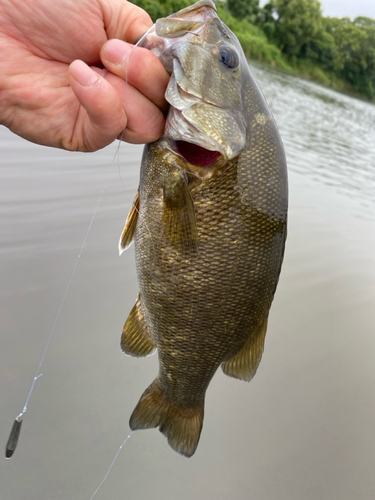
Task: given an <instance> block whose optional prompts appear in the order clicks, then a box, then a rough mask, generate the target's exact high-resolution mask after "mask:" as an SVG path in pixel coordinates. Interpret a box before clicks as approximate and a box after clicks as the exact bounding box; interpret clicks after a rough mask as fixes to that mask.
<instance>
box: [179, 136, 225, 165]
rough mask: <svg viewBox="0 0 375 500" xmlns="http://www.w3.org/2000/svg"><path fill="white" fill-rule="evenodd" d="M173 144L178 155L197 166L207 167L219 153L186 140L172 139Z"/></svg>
mask: <svg viewBox="0 0 375 500" xmlns="http://www.w3.org/2000/svg"><path fill="white" fill-rule="evenodd" d="M174 146H175V149H176V152H177V153H178V154H179V155H181V156H182V157H183V158H184V159H185V160H186V161H187V162H189V163H191V164H192V165H196V166H198V167H209V166H210V165H212V164H213V163H214V162H215V161H216V160H217V159H218V158H219V156H220V155H221V153H219V152H218V151H210V150H209V149H205V148H202V146H198V145H197V144H193V143H191V142H187V141H174Z"/></svg>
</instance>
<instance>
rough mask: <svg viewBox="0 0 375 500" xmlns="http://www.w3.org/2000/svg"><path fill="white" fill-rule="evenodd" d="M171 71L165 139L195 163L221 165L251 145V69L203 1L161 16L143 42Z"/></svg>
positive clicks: (207, 2) (211, 7) (212, 6)
mask: <svg viewBox="0 0 375 500" xmlns="http://www.w3.org/2000/svg"><path fill="white" fill-rule="evenodd" d="M140 45H141V46H143V47H146V48H148V49H150V50H151V51H152V52H154V53H155V54H156V55H157V56H158V57H159V58H160V60H161V62H162V63H163V65H164V66H165V68H166V69H167V71H168V72H169V73H170V75H171V77H170V81H169V85H168V88H167V91H166V94H165V97H166V100H167V101H168V102H169V104H170V108H169V113H168V116H167V120H166V126H165V131H164V135H163V137H162V139H161V140H162V141H164V145H165V147H166V148H167V149H169V150H170V151H172V152H173V153H174V154H176V155H178V156H180V157H182V158H183V160H184V161H185V162H187V163H188V164H190V165H191V166H198V167H209V166H212V165H213V164H215V165H222V164H223V162H224V163H227V162H228V160H232V159H234V158H236V157H237V156H239V155H240V153H241V152H242V150H243V149H244V147H245V144H246V129H247V123H246V113H244V96H243V88H244V86H243V81H244V78H246V75H247V73H248V65H247V62H246V58H245V55H244V53H243V51H242V48H241V45H240V43H239V42H238V40H237V37H236V36H235V35H234V34H233V33H232V32H231V31H230V30H229V28H228V27H227V26H226V25H225V24H224V23H223V22H222V21H221V20H220V19H219V17H218V15H217V12H216V7H215V4H214V3H213V2H212V1H211V0H201V1H199V2H197V3H195V4H194V5H191V6H190V7H187V8H185V9H183V10H181V11H179V12H177V13H176V14H173V15H171V16H169V17H167V18H162V19H158V20H157V21H156V23H155V24H154V26H153V27H152V28H151V29H150V30H149V31H148V32H147V33H146V35H145V36H144V38H143V39H142V40H141V43H140Z"/></svg>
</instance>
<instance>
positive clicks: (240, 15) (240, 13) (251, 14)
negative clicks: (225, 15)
mask: <svg viewBox="0 0 375 500" xmlns="http://www.w3.org/2000/svg"><path fill="white" fill-rule="evenodd" d="M227 5H228V10H229V12H230V13H231V14H232V16H233V17H235V18H236V19H246V18H249V19H250V20H252V21H253V20H255V18H256V16H257V15H258V12H259V0H227Z"/></svg>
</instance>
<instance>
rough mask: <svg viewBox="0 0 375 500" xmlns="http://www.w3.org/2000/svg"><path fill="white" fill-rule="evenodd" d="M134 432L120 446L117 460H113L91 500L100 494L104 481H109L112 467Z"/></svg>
mask: <svg viewBox="0 0 375 500" xmlns="http://www.w3.org/2000/svg"><path fill="white" fill-rule="evenodd" d="M133 432H134V431H131V433H130V434H129V435H128V436H127V437H126V438H125V440H124V442H123V443H122V445H121V446H120V448H119V450H118V452H117V453H116V455H115V458H114V459H113V460H112V463H111V465H110V466H109V469H108V470H107V473H106V475H105V476H104V477H103V479H102V480H101V482H100V484H99V486H98V487H97V488H96V490H95V491H94V493H93V495H92V497H91V498H90V500H92V499H93V498H94V496H95V495H96V494H97V493H98V491H99V489H100V488H101V486H102V484H103V483H104V481H105V480H106V479H107V477H108V476H109V473H110V472H111V469H112V467H113V466H114V464H115V462H116V460H117V457H118V456H119V455H120V452H121V450H122V447H123V446H124V444H125V443H126V441H127V440H128V439H129V438H130V436H131V435H132V434H133Z"/></svg>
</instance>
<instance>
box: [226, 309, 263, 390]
mask: <svg viewBox="0 0 375 500" xmlns="http://www.w3.org/2000/svg"><path fill="white" fill-rule="evenodd" d="M266 331H267V318H266V319H265V320H264V321H263V322H262V323H261V325H260V327H259V329H258V331H257V332H256V333H255V334H253V335H251V336H250V337H249V339H248V340H247V341H246V343H245V345H244V346H243V347H242V349H241V350H240V351H239V352H238V353H237V354H235V355H234V356H233V357H232V358H230V359H229V360H228V361H224V363H222V364H221V368H222V370H223V372H224V373H225V374H226V375H228V376H229V377H234V378H239V379H241V380H246V381H247V382H250V380H251V379H252V378H253V377H254V375H255V373H256V371H257V368H258V366H259V363H260V360H261V359H262V354H263V349H264V340H265V337H266Z"/></svg>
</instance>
